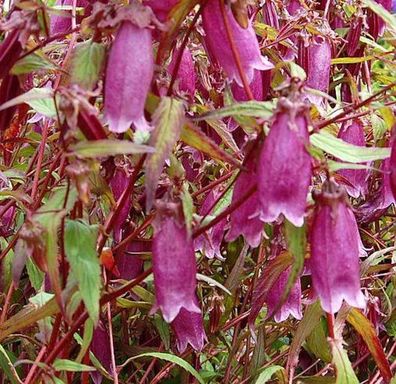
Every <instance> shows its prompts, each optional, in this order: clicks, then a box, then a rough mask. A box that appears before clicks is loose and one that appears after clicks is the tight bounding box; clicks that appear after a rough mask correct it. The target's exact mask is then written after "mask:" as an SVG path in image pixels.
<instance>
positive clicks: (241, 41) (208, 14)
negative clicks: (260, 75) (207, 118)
mask: <svg viewBox="0 0 396 384" xmlns="http://www.w3.org/2000/svg"><path fill="white" fill-rule="evenodd" d="M225 7H226V9H225V12H226V17H227V20H228V24H229V26H230V30H231V32H232V37H233V40H234V42H235V47H236V49H237V50H238V53H239V57H240V61H241V66H242V69H243V71H244V73H246V77H247V79H248V82H249V83H250V82H251V81H252V80H253V76H254V69H258V70H266V69H270V68H272V67H273V65H272V64H271V63H270V62H269V61H268V59H267V58H264V57H263V56H261V53H260V47H259V44H258V40H257V37H256V33H255V32H254V29H253V27H252V24H251V22H250V21H249V25H248V27H247V28H246V29H244V28H242V27H241V26H240V25H239V24H238V22H237V21H236V20H235V18H234V16H233V14H232V11H231V9H230V8H228V6H225ZM202 26H203V28H204V31H205V43H206V45H207V49H208V50H209V54H210V55H211V56H213V58H214V59H215V60H216V61H217V62H218V63H219V65H220V66H221V67H222V68H223V69H224V71H225V73H226V75H227V76H228V78H229V79H230V80H235V81H236V82H237V83H238V84H239V85H240V86H242V84H243V83H242V79H241V77H240V74H239V71H238V67H237V64H236V61H235V58H234V54H233V50H232V48H231V44H230V40H229V38H228V35H227V30H226V26H225V24H224V19H223V16H222V10H221V8H220V2H219V0H209V1H208V2H207V3H206V6H205V8H204V10H203V12H202Z"/></svg>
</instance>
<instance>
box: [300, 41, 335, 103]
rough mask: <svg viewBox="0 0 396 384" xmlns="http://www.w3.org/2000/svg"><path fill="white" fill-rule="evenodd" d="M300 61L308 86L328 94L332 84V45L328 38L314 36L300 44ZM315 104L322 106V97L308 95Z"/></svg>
mask: <svg viewBox="0 0 396 384" xmlns="http://www.w3.org/2000/svg"><path fill="white" fill-rule="evenodd" d="M298 55H299V61H300V64H301V66H302V67H303V68H304V70H305V73H306V74H307V79H306V82H305V84H306V86H307V87H309V88H312V89H316V90H318V91H321V92H324V93H327V91H328V89H329V82H330V67H331V57H332V52H331V45H330V41H329V39H328V38H327V37H324V36H319V35H317V36H314V37H312V38H310V39H309V42H308V45H307V43H306V42H303V43H302V44H299V52H298ZM307 97H308V99H309V100H310V101H311V102H312V103H314V104H320V103H321V102H322V97H321V96H319V95H314V94H312V93H308V94H307Z"/></svg>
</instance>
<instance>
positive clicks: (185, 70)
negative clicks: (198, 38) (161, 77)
mask: <svg viewBox="0 0 396 384" xmlns="http://www.w3.org/2000/svg"><path fill="white" fill-rule="evenodd" d="M179 55H180V50H179V49H175V51H174V52H173V56H172V61H171V62H170V64H169V67H168V72H169V74H170V75H171V76H172V75H173V71H174V69H175V66H176V64H177V60H178V57H179ZM176 79H177V80H176V81H177V85H178V88H179V91H181V92H183V93H185V94H187V95H188V97H189V99H190V100H191V101H193V100H194V94H195V82H196V75H195V69H194V61H193V57H192V55H191V52H190V50H189V49H188V48H187V47H186V48H184V50H183V53H182V56H181V60H180V65H179V68H178V71H177V74H176Z"/></svg>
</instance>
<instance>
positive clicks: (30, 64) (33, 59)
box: [11, 53, 58, 75]
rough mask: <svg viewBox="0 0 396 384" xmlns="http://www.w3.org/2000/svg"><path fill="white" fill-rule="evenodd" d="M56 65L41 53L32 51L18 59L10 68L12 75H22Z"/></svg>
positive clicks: (51, 68)
mask: <svg viewBox="0 0 396 384" xmlns="http://www.w3.org/2000/svg"><path fill="white" fill-rule="evenodd" d="M57 68H58V67H57V66H56V65H55V64H54V63H52V62H51V61H50V60H49V59H48V58H47V57H45V56H44V55H43V54H41V55H39V54H37V53H32V54H31V55H28V56H26V57H24V58H23V59H20V60H18V61H17V62H16V63H15V64H14V66H13V67H12V69H11V73H12V74H13V75H24V74H27V73H30V72H33V71H42V70H44V69H46V70H55V69H57Z"/></svg>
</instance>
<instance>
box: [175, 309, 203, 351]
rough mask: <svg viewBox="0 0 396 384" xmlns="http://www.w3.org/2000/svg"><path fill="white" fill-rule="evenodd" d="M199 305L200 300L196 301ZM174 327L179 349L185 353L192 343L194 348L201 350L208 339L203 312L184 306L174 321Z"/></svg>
mask: <svg viewBox="0 0 396 384" xmlns="http://www.w3.org/2000/svg"><path fill="white" fill-rule="evenodd" d="M196 305H197V306H198V302H196ZM171 325H172V329H173V331H174V332H175V334H176V344H177V349H178V350H179V352H180V353H183V352H184V351H185V349H186V348H187V345H188V344H190V345H191V346H192V347H193V348H194V350H196V351H201V350H202V348H203V346H204V343H205V341H206V333H205V329H204V326H203V320H202V313H197V312H191V311H188V310H186V309H184V308H182V309H181V310H180V312H179V314H178V315H177V316H176V317H175V319H174V320H173V321H172V324H171Z"/></svg>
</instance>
